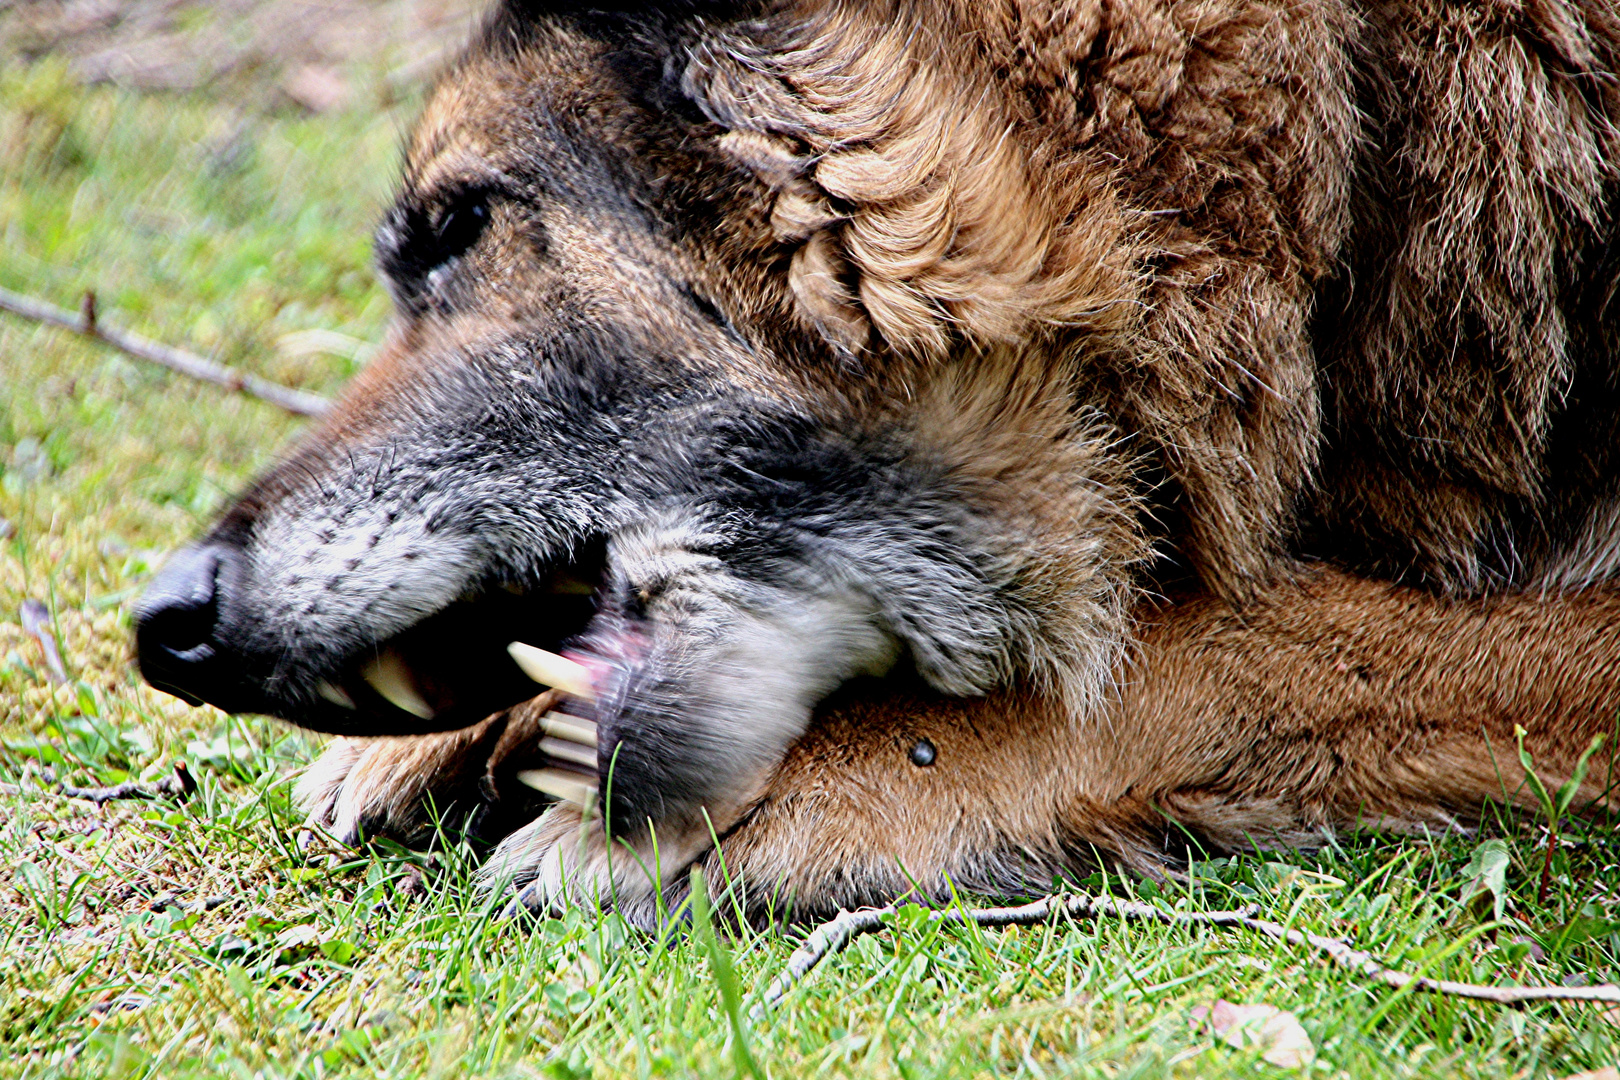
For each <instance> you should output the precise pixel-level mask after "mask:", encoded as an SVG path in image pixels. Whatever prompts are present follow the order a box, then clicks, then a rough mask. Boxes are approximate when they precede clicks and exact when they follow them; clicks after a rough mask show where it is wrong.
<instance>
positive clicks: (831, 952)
mask: <svg viewBox="0 0 1620 1080" xmlns="http://www.w3.org/2000/svg"><path fill="white" fill-rule="evenodd" d="M896 910H897V909H896V908H895V907H894V906H893V905H890V906H888V907H882V908H867V909H864V910H861V911H841V912H839V913H838V915H837V917H836V918H834V919H832V920H830V921H828V922H825V923H823V924H822V925H820V926H818V927H817V928H816V929H815V930H814V931H813V932H812V933H811V934H810V936H809V937H807V938H805V941H804V944H803V945H801V946H799V948H798V949H796V950H795V951H794V953H793V955H792V956H790V957H788V962H787V967H786V968H785V969H783V971H782V973H781V974H779V975H778V976H777V977H776V978H775V979H773V980H771V984H770V985H769V986H768V987H766V988H765V997H764V1002H763V1005H762V1006H761V1007H760V1008H757V1009H756V1010H755V1014H756V1016H757V1015H759V1014H760V1013H761V1012H762V1011H763V1008H764V1006H770V1005H775V1004H776V1003H777V1002H778V1001H780V1000H782V998H783V997H784V996H785V995H786V994H787V992H788V991H789V990H790V989H792V988H793V985H794V984H795V983H797V982H798V981H799V980H800V979H802V978H804V976H806V975H808V974H809V973H810V972H811V971H813V970H815V968H816V965H818V964H820V963H821V962H822V961H823V960H825V959H827V958H828V957H829V956H836V955H837V954H838V953H840V952H842V951H843V950H844V949H845V948H846V947H847V946H848V945H849V943H850V942H852V941H854V940H855V939H856V938H858V937H861V936H863V935H865V934H874V933H876V932H878V931H879V930H882V929H883V928H884V927H885V926H886V925H887V924H886V923H885V922H884V920H885V918H887V917H888V916H890V915H893V914H894V913H895V911H896ZM1058 917H1063V918H1068V919H1075V920H1079V919H1102V918H1116V919H1123V920H1126V921H1132V922H1157V923H1164V924H1167V925H1172V926H1173V925H1186V926H1219V927H1236V928H1241V929H1245V930H1253V931H1256V932H1258V933H1261V934H1264V935H1266V936H1267V937H1270V938H1276V939H1278V940H1280V941H1287V942H1289V943H1290V944H1293V945H1305V946H1309V947H1310V948H1314V949H1316V950H1317V951H1318V952H1320V953H1322V954H1323V955H1325V956H1326V957H1327V958H1328V959H1329V960H1331V961H1333V962H1334V963H1335V964H1338V965H1339V966H1341V967H1345V968H1348V969H1350V970H1351V971H1354V972H1356V973H1357V974H1360V975H1364V976H1366V977H1367V978H1370V979H1374V980H1376V981H1378V982H1381V983H1384V984H1385V985H1387V986H1393V987H1395V988H1396V989H1397V990H1399V989H1402V988H1405V987H1408V986H1410V987H1412V988H1413V989H1414V990H1423V991H1427V992H1429V993H1435V994H1446V995H1450V996H1452V997H1465V998H1474V999H1476V1000H1479V1001H1493V1002H1496V1003H1497V1004H1501V1005H1523V1004H1527V1003H1529V1002H1532V1001H1602V1002H1614V1003H1617V1004H1620V986H1615V985H1613V984H1610V983H1605V984H1603V985H1600V986H1482V985H1479V984H1477V983H1462V982H1452V981H1451V980H1449V979H1430V978H1426V977H1424V976H1420V975H1409V974H1407V973H1406V972H1402V971H1394V970H1392V969H1390V968H1387V967H1385V966H1384V965H1382V964H1380V963H1379V962H1378V961H1377V960H1375V959H1373V957H1372V955H1371V954H1370V953H1365V952H1362V951H1361V950H1360V949H1356V948H1353V947H1352V946H1351V945H1350V943H1349V942H1346V941H1341V940H1339V939H1338V938H1330V937H1323V936H1322V935H1320V934H1311V933H1307V932H1305V931H1303V930H1290V929H1289V928H1287V927H1285V926H1283V925H1281V924H1280V923H1274V922H1270V921H1268V920H1265V919H1260V918H1256V917H1255V915H1254V909H1252V908H1249V909H1245V910H1242V911H1165V910H1163V909H1162V908H1157V907H1154V906H1153V905H1151V904H1144V903H1141V902H1139V901H1134V900H1116V899H1114V898H1113V897H1109V896H1090V895H1087V894H1085V893H1080V894H1078V895H1070V896H1048V897H1045V898H1043V899H1041V900H1037V901H1035V902H1034V903H1032V904H1025V905H1023V906H1021V907H1001V908H968V909H961V908H948V909H946V910H944V911H930V912H929V913H928V916H927V918H928V921H929V922H934V923H944V924H946V925H961V924H963V923H969V922H971V923H975V924H977V925H979V926H989V927H995V926H1030V925H1034V924H1037V923H1044V922H1047V921H1048V920H1051V919H1054V918H1058Z"/></svg>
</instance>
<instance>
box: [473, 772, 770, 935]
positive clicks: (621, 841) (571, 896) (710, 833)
mask: <svg viewBox="0 0 1620 1080" xmlns="http://www.w3.org/2000/svg"><path fill="white" fill-rule="evenodd" d="M763 786H764V785H763V780H762V781H761V782H759V783H756V784H751V785H747V786H745V787H744V788H742V789H741V790H740V792H739V796H738V798H737V799H736V800H735V801H733V802H730V803H728V804H726V805H724V806H721V807H720V808H718V810H708V809H705V810H702V811H700V812H699V814H698V815H697V817H696V818H695V819H693V820H687V821H665V822H662V823H655V822H651V821H643V822H642V826H641V828H639V829H634V830H625V831H621V830H618V829H615V830H614V831H613V834H612V835H610V832H609V829H608V828H607V824H608V823H607V822H605V821H604V819H603V815H602V812H601V808H600V806H599V804H598V802H597V800H596V799H595V798H594V793H592V794H591V795H587V796H586V797H585V798H584V799H583V800H582V801H560V802H558V803H556V804H554V805H553V806H552V807H551V808H550V809H548V810H547V811H546V812H545V813H544V814H542V815H541V816H540V817H539V818H537V819H536V820H535V821H533V822H531V823H530V824H528V825H527V826H525V827H524V828H522V829H519V830H518V831H517V832H515V833H513V834H512V835H510V836H508V837H507V838H506V839H505V840H504V841H502V842H501V844H500V846H499V847H497V848H496V849H495V852H494V854H493V855H492V856H491V857H490V860H489V862H488V863H486V864H485V866H484V868H483V870H482V871H481V874H482V875H483V877H484V880H485V882H486V883H487V884H488V885H490V886H491V887H492V888H494V889H496V890H499V891H504V892H508V893H510V895H511V897H512V905H511V910H512V911H513V912H516V911H519V910H526V911H529V912H531V913H534V914H555V913H557V912H559V911H561V910H563V909H565V908H567V907H570V906H581V907H586V908H590V909H596V910H613V911H617V912H619V913H620V914H621V915H623V916H624V917H625V919H627V920H628V921H629V922H630V923H631V924H632V925H635V926H639V927H642V928H643V929H648V930H650V929H654V928H655V927H656V926H657V925H658V924H659V923H660V922H661V921H662V919H663V917H664V915H665V914H666V913H667V912H669V911H672V910H674V909H675V908H677V907H678V906H679V905H680V902H681V901H682V900H683V899H684V898H685V895H686V888H687V880H688V878H687V875H688V873H689V872H690V870H691V867H692V866H693V865H694V864H696V863H697V862H698V861H699V860H700V859H703V858H704V857H705V856H706V855H708V854H709V853H710V852H712V851H713V849H714V841H715V837H716V836H717V835H722V834H724V832H725V831H726V830H727V829H729V828H731V827H732V826H733V825H734V824H735V823H736V822H737V821H738V820H740V819H741V817H742V816H743V814H744V813H745V812H746V811H747V809H748V808H749V807H750V806H752V805H753V804H754V803H755V802H756V801H757V800H758V798H759V795H760V793H761V791H762V790H763Z"/></svg>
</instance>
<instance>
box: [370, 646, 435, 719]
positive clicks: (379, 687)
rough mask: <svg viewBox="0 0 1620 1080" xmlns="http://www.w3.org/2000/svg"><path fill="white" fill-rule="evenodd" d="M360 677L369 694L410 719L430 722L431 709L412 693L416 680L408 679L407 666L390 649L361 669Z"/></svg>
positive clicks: (408, 667) (408, 668) (399, 656)
mask: <svg viewBox="0 0 1620 1080" xmlns="http://www.w3.org/2000/svg"><path fill="white" fill-rule="evenodd" d="M360 677H361V678H362V679H364V680H366V682H368V683H370V684H371V688H372V689H373V690H375V691H377V693H379V694H381V695H382V696H383V697H385V698H387V699H388V700H389V701H390V702H392V703H393V704H395V705H397V706H399V707H400V708H401V709H404V710H405V711H406V712H408V713H410V714H411V715H412V716H417V717H421V718H422V719H423V720H431V719H433V706H431V705H429V704H428V703H427V701H426V700H425V699H424V698H423V697H422V694H421V692H420V691H418V690H417V689H416V679H415V678H414V677H412V675H411V667H410V665H409V664H407V663H406V662H405V658H404V657H403V656H401V655H399V653H397V652H395V651H394V650H393V649H384V650H383V652H382V654H381V655H380V656H378V657H377V658H376V659H375V660H373V661H371V663H369V664H367V665H366V666H365V667H363V668H361V669H360Z"/></svg>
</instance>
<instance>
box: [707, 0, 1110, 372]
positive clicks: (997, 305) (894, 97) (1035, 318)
mask: <svg viewBox="0 0 1620 1080" xmlns="http://www.w3.org/2000/svg"><path fill="white" fill-rule="evenodd" d="M922 7H926V5H922ZM890 9H891V5H885V4H876V3H875V4H871V5H861V4H839V5H830V6H829V9H828V11H827V12H826V13H824V14H822V15H820V16H817V17H816V18H815V19H813V20H811V21H809V22H807V23H802V24H798V25H789V26H783V25H777V24H776V23H775V21H773V20H766V21H764V22H760V23H748V24H744V23H733V24H732V29H729V30H720V31H715V32H711V33H709V34H706V35H705V36H704V37H703V38H702V39H701V40H700V41H699V42H698V43H697V44H696V45H695V46H694V47H693V48H692V50H691V53H692V60H691V62H690V64H689V66H688V68H687V70H686V72H685V75H684V77H683V81H682V82H683V89H684V91H685V92H686V94H687V95H688V96H689V97H690V98H691V99H692V100H694V101H695V102H696V103H697V104H698V106H699V107H700V108H701V109H702V110H703V111H704V112H705V113H706V114H707V115H708V117H709V119H711V120H713V121H714V122H715V123H717V124H719V125H720V126H722V127H724V128H726V129H727V133H726V134H725V135H723V136H722V137H721V139H720V149H721V151H722V153H724V154H726V155H727V156H728V157H730V158H731V160H732V161H733V162H734V163H735V164H736V165H738V166H739V167H740V168H742V169H744V170H746V171H748V172H750V173H752V174H753V175H754V176H755V177H756V178H758V180H759V181H760V182H761V183H763V184H764V185H766V186H767V187H768V188H769V189H770V190H771V191H772V192H774V193H775V203H774V209H773V213H772V218H771V224H772V227H773V229H774V231H775V233H776V238H777V240H778V241H779V242H780V243H782V244H783V245H784V246H787V247H790V248H792V249H794V254H793V257H792V259H791V260H790V262H789V265H790V267H791V269H790V270H789V283H790V285H791V287H792V291H793V293H794V295H795V297H796V298H797V300H798V302H799V307H800V313H801V315H802V317H803V318H804V319H805V320H806V322H807V323H809V324H810V325H811V326H813V327H814V328H815V329H816V330H818V331H820V332H821V333H822V334H824V335H825V336H826V337H828V338H829V339H830V340H831V341H833V342H834V343H835V344H836V345H838V346H841V347H843V348H845V349H848V350H850V351H852V352H860V351H862V350H864V349H866V348H868V347H869V346H871V345H873V344H875V343H876V342H877V341H879V340H881V341H882V342H883V343H885V344H886V345H887V346H889V347H890V348H893V349H895V350H898V351H900V352H902V353H907V354H912V355H918V356H923V357H939V356H943V355H945V354H947V353H948V352H950V351H951V350H952V349H954V348H955V347H957V346H958V345H959V344H960V343H962V342H967V343H971V344H975V345H978V346H989V345H1018V344H1021V343H1023V342H1024V341H1026V340H1028V339H1029V338H1030V337H1031V336H1032V335H1033V334H1036V333H1039V332H1040V331H1041V328H1042V327H1049V328H1050V327H1059V326H1062V327H1075V328H1079V329H1082V330H1088V331H1092V332H1096V331H1099V330H1115V331H1117V330H1122V329H1123V328H1124V327H1125V326H1126V325H1127V321H1128V320H1129V318H1130V311H1131V305H1130V304H1129V302H1128V300H1129V298H1130V296H1131V295H1133V292H1134V282H1133V275H1132V274H1131V272H1130V270H1129V267H1130V266H1131V264H1132V262H1133V260H1134V253H1133V252H1132V251H1131V250H1130V245H1129V244H1128V242H1127V241H1126V239H1125V235H1124V229H1123V224H1122V222H1123V216H1122V214H1121V213H1120V210H1119V208H1118V206H1117V205H1116V202H1115V198H1114V195H1113V193H1112V185H1111V184H1110V183H1109V181H1110V179H1111V174H1110V171H1109V168H1108V167H1107V166H1106V165H1105V164H1103V163H1101V162H1099V163H1097V167H1095V168H1074V167H1072V166H1071V167H1068V168H1059V167H1058V166H1056V165H1054V164H1052V159H1053V158H1054V157H1056V155H1053V154H1051V153H1049V152H1048V148H1046V147H1044V146H1043V145H1041V143H1040V141H1039V136H1038V133H1035V132H1031V131H1030V130H1028V128H1027V126H1026V127H1020V126H1019V124H1018V122H1017V121H1016V119H1015V118H1014V117H1013V116H1012V115H1011V113H1010V112H1009V111H1008V107H1007V106H1006V105H1004V104H1003V101H1002V98H1001V96H1000V95H998V94H997V93H995V92H994V88H993V87H989V86H981V85H978V83H977V82H976V81H975V78H976V76H974V75H973V74H972V73H971V72H969V71H967V70H966V69H960V68H958V67H954V66H953V62H954V56H953V52H954V50H953V49H952V48H950V47H948V43H947V42H945V41H942V40H939V38H940V31H939V29H938V28H931V27H929V26H925V25H920V23H921V22H922V21H923V17H922V16H920V15H915V14H914V15H912V16H910V17H900V16H899V15H898V14H897V12H900V11H904V10H905V9H904V7H903V6H901V7H900V8H896V9H894V10H890ZM886 11H887V12H888V14H887V15H885V12H886ZM1068 156H1069V157H1070V158H1071V159H1072V157H1073V154H1072V152H1070V153H1069V154H1068Z"/></svg>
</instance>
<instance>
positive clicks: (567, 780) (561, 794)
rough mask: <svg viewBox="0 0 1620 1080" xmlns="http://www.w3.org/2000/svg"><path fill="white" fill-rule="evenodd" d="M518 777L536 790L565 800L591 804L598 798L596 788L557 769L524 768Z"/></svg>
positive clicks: (586, 804) (583, 804)
mask: <svg viewBox="0 0 1620 1080" xmlns="http://www.w3.org/2000/svg"><path fill="white" fill-rule="evenodd" d="M517 778H518V779H519V780H521V781H522V782H523V783H525V784H527V785H529V786H530V787H532V788H534V789H535V790H536V791H543V792H545V793H546V794H547V795H550V796H551V797H552V798H554V799H561V800H563V801H564V802H571V803H578V804H579V805H580V806H589V805H590V804H591V803H592V802H593V801H594V800H595V799H596V788H594V787H592V786H591V785H590V784H587V783H584V782H582V781H580V780H579V779H577V778H576V777H574V776H571V775H569V774H568V773H565V772H561V771H560V770H557V769H524V770H523V771H522V772H520V773H518V774H517Z"/></svg>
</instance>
